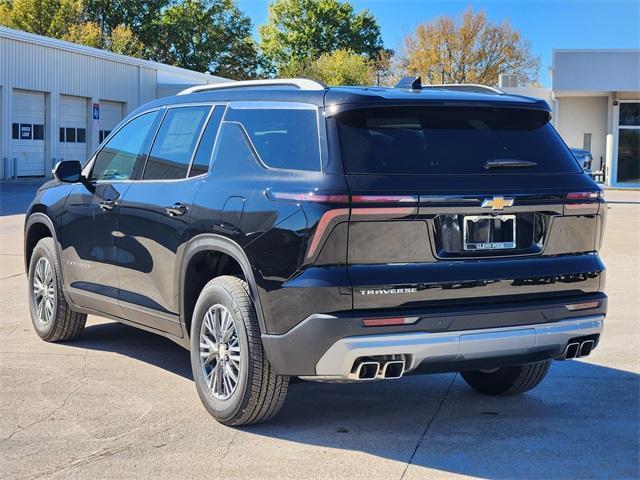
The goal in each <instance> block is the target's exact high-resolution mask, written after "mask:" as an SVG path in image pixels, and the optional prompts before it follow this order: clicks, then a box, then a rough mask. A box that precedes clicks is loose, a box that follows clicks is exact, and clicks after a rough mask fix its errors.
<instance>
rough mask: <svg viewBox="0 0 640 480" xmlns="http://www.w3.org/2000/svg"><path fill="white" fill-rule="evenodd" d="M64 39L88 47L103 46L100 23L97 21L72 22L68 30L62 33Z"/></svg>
mask: <svg viewBox="0 0 640 480" xmlns="http://www.w3.org/2000/svg"><path fill="white" fill-rule="evenodd" d="M62 40H66V41H67V42H73V43H79V44H80V45H87V46H88V47H94V48H103V39H102V33H101V32H100V25H98V24H97V23H96V22H83V23H72V24H71V25H69V27H68V29H67V32H66V33H65V34H64V35H62Z"/></svg>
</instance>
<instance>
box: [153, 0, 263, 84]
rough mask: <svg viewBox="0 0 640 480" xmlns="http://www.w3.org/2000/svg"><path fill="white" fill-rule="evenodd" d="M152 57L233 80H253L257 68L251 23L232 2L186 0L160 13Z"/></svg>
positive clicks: (257, 60) (256, 51)
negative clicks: (157, 45) (157, 38)
mask: <svg viewBox="0 0 640 480" xmlns="http://www.w3.org/2000/svg"><path fill="white" fill-rule="evenodd" d="M159 29H160V31H159V37H160V43H159V48H158V49H157V50H156V51H155V52H154V55H153V57H154V58H155V59H156V60H158V61H162V62H167V63H171V64H173V65H178V66H180V67H184V68H189V69H192V70H198V71H201V72H204V71H210V72H211V73H213V74H215V75H220V76H223V77H229V78H234V79H243V78H253V77H255V76H256V74H257V70H258V68H259V66H260V58H259V56H258V49H257V46H256V44H255V42H254V41H253V39H252V38H251V20H250V19H249V18H248V17H247V16H245V15H244V14H243V13H242V12H240V10H238V8H237V7H236V5H235V3H234V1H233V0H185V1H183V2H181V3H177V4H175V5H172V6H171V7H169V8H168V9H166V11H164V12H163V15H162V18H161V21H160V25H159Z"/></svg>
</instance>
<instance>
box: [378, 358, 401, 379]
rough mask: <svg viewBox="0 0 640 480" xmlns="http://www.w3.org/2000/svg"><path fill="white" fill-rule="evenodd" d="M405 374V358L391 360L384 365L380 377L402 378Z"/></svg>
mask: <svg viewBox="0 0 640 480" xmlns="http://www.w3.org/2000/svg"><path fill="white" fill-rule="evenodd" d="M403 374H404V360H391V361H389V362H385V363H384V364H383V365H382V369H381V370H380V373H379V375H378V376H379V378H382V379H385V380H390V379H394V378H400V377H402V375H403Z"/></svg>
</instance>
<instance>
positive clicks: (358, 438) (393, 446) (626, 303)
mask: <svg viewBox="0 0 640 480" xmlns="http://www.w3.org/2000/svg"><path fill="white" fill-rule="evenodd" d="M19 190H20V189H17V190H16V192H14V193H6V190H5V192H4V193H5V194H4V195H3V197H2V198H1V200H2V201H3V203H5V202H8V201H9V202H16V204H19V203H20V202H22V201H23V200H24V197H25V196H26V195H27V194H24V193H21V192H20V191H19ZM607 197H608V198H609V200H610V201H611V203H610V211H609V222H608V226H607V233H606V239H605V247H604V250H603V252H602V256H603V258H604V260H605V263H606V264H607V267H608V285H607V290H608V293H609V295H610V314H609V316H608V317H607V322H606V332H605V336H604V338H603V339H602V342H601V345H600V347H599V348H598V349H597V350H596V351H595V352H594V353H593V354H592V356H590V357H588V358H586V359H584V360H574V361H568V362H555V363H554V365H553V366H552V369H551V372H550V375H549V376H548V377H547V379H546V380H545V381H544V382H543V383H542V384H541V385H540V386H539V387H538V388H537V389H535V390H533V391H532V392H530V393H528V394H526V395H523V396H520V397H515V398H489V397H483V396H480V395H478V394H475V393H474V392H473V391H471V390H470V389H469V388H468V387H467V386H466V385H465V383H464V382H463V381H462V380H461V379H460V377H459V376H458V375H453V374H446V375H434V376H415V377H407V378H403V379H401V380H397V381H389V382H381V383H377V382H376V383H368V384H358V385H331V384H315V383H307V382H303V383H296V384H292V385H291V386H290V390H289V395H288V397H287V400H286V402H285V405H284V407H283V409H282V411H281V413H280V415H279V416H278V417H277V418H276V419H275V420H274V421H272V422H271V423H268V424H265V425H257V426H251V427H246V428H242V429H234V428H229V427H225V426H222V425H220V424H218V423H216V422H215V421H214V420H213V419H212V418H211V417H210V416H209V415H208V414H207V413H206V411H205V410H204V408H203V407H202V406H201V404H200V401H199V399H198V397H197V394H196V392H195V387H194V385H193V381H192V379H191V373H190V365H189V356H188V353H187V352H186V351H185V350H183V349H182V348H180V347H178V346H177V345H175V344H173V343H172V342H170V341H168V340H165V339H163V338H161V337H158V336H154V335H152V334H149V333H146V332H143V331H139V330H136V329H133V328H130V327H127V326H124V325H120V324H117V323H113V322H110V321H107V320H103V319H100V318H97V317H89V322H88V326H87V329H86V331H85V334H84V336H83V337H82V338H81V339H80V340H79V341H75V342H70V343H66V344H48V343H45V342H43V341H41V340H39V339H38V337H37V336H36V334H35V333H34V332H33V330H32V327H31V323H30V319H29V314H28V307H27V302H26V280H25V275H24V271H23V270H24V269H23V263H22V222H23V221H24V219H23V216H22V215H20V214H16V212H15V210H19V208H20V207H19V206H15V207H14V206H11V205H7V204H6V203H5V205H3V211H6V212H7V214H4V215H3V216H0V292H1V294H0V295H1V296H2V302H0V477H2V478H21V479H22V478H24V479H29V478H30V479H35V478H56V479H57V478H60V479H62V478H64V479H69V478H71V479H74V478H77V479H85V478H113V479H115V478H117V479H123V478H151V477H153V478H205V477H207V478H296V479H297V478H363V479H364V478H366V479H424V478H429V479H432V478H454V477H455V478H460V477H463V476H468V477H483V478H500V479H510V478H515V477H519V478H562V479H565V478H582V479H584V478H615V479H621V478H629V479H631V478H638V477H639V476H640V465H639V460H638V455H639V449H640V443H639V438H640V430H639V428H640V427H639V425H640V414H639V412H640V406H639V398H640V376H639V374H640V362H639V354H638V352H639V351H640V335H639V333H640V326H639V320H640V313H639V312H640V286H639V285H640V282H639V278H638V272H639V271H640V253H639V249H640V193H638V192H617V191H608V192H607ZM7 199H8V200H7Z"/></svg>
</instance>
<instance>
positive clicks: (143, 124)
mask: <svg viewBox="0 0 640 480" xmlns="http://www.w3.org/2000/svg"><path fill="white" fill-rule="evenodd" d="M157 118H158V111H155V112H149V113H145V114H144V115H140V116H139V117H136V118H134V119H133V120H131V121H130V122H129V123H127V124H126V125H125V126H124V127H122V128H121V129H120V130H119V131H118V132H117V133H116V134H115V135H114V136H113V137H111V139H110V140H109V142H108V143H107V144H106V145H105V146H104V148H102V150H100V152H99V153H98V155H97V156H96V160H95V163H94V165H93V170H92V171H91V180H129V179H131V178H133V177H135V175H134V168H135V167H136V164H141V163H142V162H143V161H144V160H143V158H144V156H145V155H146V152H147V151H148V148H149V143H150V141H151V139H152V137H153V133H154V132H155V128H156V125H157V122H156V119H157ZM139 160H141V161H139ZM136 171H139V168H138V169H136Z"/></svg>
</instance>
